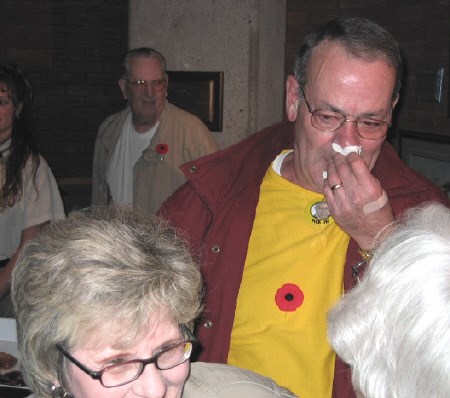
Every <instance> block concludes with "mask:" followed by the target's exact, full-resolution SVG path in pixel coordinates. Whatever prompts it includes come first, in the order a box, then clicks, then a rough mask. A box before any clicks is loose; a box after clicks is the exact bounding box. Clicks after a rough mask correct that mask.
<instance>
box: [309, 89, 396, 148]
mask: <svg viewBox="0 0 450 398" xmlns="http://www.w3.org/2000/svg"><path fill="white" fill-rule="evenodd" d="M301 90H302V94H303V98H304V99H305V103H306V106H307V107H308V111H309V113H311V124H312V125H313V126H314V127H315V128H316V129H318V130H320V131H322V132H324V133H332V132H334V131H336V130H337V129H339V128H340V127H341V126H342V125H343V124H344V123H355V124H356V131H357V132H358V135H359V136H360V137H361V138H364V139H366V140H381V139H383V138H384V137H386V134H387V131H388V129H389V127H390V126H391V123H390V121H389V123H388V122H385V121H383V120H376V119H372V118H371V117H357V118H356V119H355V120H349V119H348V115H344V114H342V113H339V112H334V111H331V110H328V109H314V110H312V109H311V106H310V105H309V102H308V101H307V99H306V96H305V92H304V91H303V88H301ZM391 114H392V111H391Z"/></svg>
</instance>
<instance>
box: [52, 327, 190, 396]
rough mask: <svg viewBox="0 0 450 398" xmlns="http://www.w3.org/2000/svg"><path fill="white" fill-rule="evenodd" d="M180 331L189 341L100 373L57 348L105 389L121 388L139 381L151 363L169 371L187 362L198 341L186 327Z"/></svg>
mask: <svg viewBox="0 0 450 398" xmlns="http://www.w3.org/2000/svg"><path fill="white" fill-rule="evenodd" d="M180 329H181V330H182V331H183V332H184V334H185V335H187V336H188V337H189V338H188V339H187V340H183V341H180V342H178V343H175V344H172V345H170V346H168V347H164V348H162V349H160V350H159V351H158V352H156V353H155V354H154V355H153V356H152V357H150V358H148V359H132V360H130V361H125V362H120V363H116V364H113V365H110V366H107V367H106V368H103V369H101V370H99V371H94V370H91V369H89V368H87V367H86V366H85V365H83V364H82V363H81V362H80V361H78V360H77V359H76V358H74V357H73V356H72V355H71V354H70V353H69V351H68V350H66V349H65V348H64V347H63V346H62V345H60V344H57V345H56V348H57V349H58V350H59V351H60V352H61V353H62V354H63V355H64V356H65V357H66V358H67V359H68V360H69V361H71V362H72V363H73V364H74V365H76V366H77V367H79V368H80V369H81V370H82V371H83V372H85V373H86V374H88V375H89V376H91V377H92V378H93V379H94V380H98V381H100V383H101V384H102V385H103V387H107V388H111V387H119V386H123V385H124V384H128V383H131V382H132V381H134V380H136V379H138V378H139V377H140V376H141V374H142V373H143V372H144V369H145V367H146V366H147V365H149V364H151V363H154V364H155V366H156V368H157V369H159V370H168V369H172V368H174V367H176V366H178V365H181V364H182V363H184V362H186V361H187V360H188V359H189V358H190V356H191V353H192V349H193V346H194V343H195V342H196V339H195V338H194V336H193V335H192V333H191V332H190V331H189V329H188V328H187V327H186V326H185V325H181V326H180Z"/></svg>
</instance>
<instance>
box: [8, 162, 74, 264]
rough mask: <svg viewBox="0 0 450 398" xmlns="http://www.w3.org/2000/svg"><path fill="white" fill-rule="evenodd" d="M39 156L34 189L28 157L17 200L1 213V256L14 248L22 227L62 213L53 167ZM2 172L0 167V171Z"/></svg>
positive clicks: (59, 215) (59, 217) (59, 216)
mask: <svg viewBox="0 0 450 398" xmlns="http://www.w3.org/2000/svg"><path fill="white" fill-rule="evenodd" d="M39 159H40V164H39V168H38V170H37V174H36V188H37V192H36V189H35V186H34V184H33V176H32V174H31V173H32V162H31V159H29V160H28V161H27V164H26V166H25V170H24V178H23V191H22V196H21V198H20V200H19V201H17V202H16V203H15V204H14V206H13V207H10V208H8V209H6V210H4V211H3V212H1V213H0V259H5V258H11V256H12V255H13V254H14V253H15V252H16V250H17V248H18V247H19V244H20V239H21V236H22V231H23V230H24V229H26V228H29V227H31V226H34V225H39V224H42V223H45V222H47V221H54V220H59V219H63V218H64V217H65V213H64V206H63V202H62V200H61V195H60V194H59V190H58V186H57V184H56V181H55V178H54V177H53V174H52V171H51V170H50V167H49V166H48V164H47V162H46V161H45V159H44V158H43V157H42V156H39ZM0 167H4V166H2V165H0ZM3 174H4V173H3V172H2V171H1V172H0V175H3ZM1 183H3V181H1Z"/></svg>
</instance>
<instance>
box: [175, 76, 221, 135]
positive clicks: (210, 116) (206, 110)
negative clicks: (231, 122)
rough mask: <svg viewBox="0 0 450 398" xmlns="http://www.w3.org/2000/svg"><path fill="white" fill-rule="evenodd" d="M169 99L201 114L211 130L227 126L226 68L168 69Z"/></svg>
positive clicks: (181, 106) (219, 129)
mask: <svg viewBox="0 0 450 398" xmlns="http://www.w3.org/2000/svg"><path fill="white" fill-rule="evenodd" d="M167 74H168V77H169V85H168V89H167V94H168V100H169V102H170V103H172V104H174V105H176V106H178V107H179V108H181V109H184V110H185V111H188V112H190V113H192V114H194V115H195V116H197V117H199V118H200V119H201V120H202V122H203V123H205V125H206V126H207V127H208V129H209V130H210V131H222V129H223V126H222V125H223V122H222V120H223V117H222V114H223V72H190V71H180V72H178V71H168V72H167Z"/></svg>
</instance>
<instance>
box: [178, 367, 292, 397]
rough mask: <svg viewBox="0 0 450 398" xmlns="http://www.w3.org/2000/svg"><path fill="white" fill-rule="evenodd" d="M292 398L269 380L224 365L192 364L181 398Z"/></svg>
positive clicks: (285, 390) (286, 391)
mask: <svg viewBox="0 0 450 398" xmlns="http://www.w3.org/2000/svg"><path fill="white" fill-rule="evenodd" d="M241 397H242V398H276V397H278V398H291V397H296V395H294V394H293V393H291V392H290V391H288V390H287V389H285V388H282V387H280V386H278V385H277V384H276V383H275V382H274V381H273V380H272V379H269V378H267V377H263V376H261V375H259V374H257V373H254V372H251V371H250V370H244V369H240V368H236V367H234V366H229V365H224V364H212V363H205V362H195V363H191V374H190V376H189V378H188V380H187V381H186V385H185V387H184V392H183V398H241Z"/></svg>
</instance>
